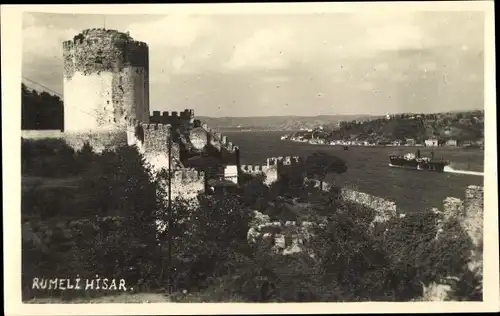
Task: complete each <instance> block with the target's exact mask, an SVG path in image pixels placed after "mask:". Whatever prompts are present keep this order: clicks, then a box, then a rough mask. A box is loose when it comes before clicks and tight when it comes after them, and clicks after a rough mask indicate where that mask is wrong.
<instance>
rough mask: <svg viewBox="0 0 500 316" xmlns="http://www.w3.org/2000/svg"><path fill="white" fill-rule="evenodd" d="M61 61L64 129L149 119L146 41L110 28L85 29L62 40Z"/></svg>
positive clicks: (97, 127) (79, 129) (99, 127)
mask: <svg viewBox="0 0 500 316" xmlns="http://www.w3.org/2000/svg"><path fill="white" fill-rule="evenodd" d="M63 60H64V127H65V131H71V132H82V131H87V130H113V129H124V128H125V127H126V126H127V125H130V123H131V121H133V120H134V119H135V120H137V121H136V122H149V48H148V45H147V44H146V43H144V42H140V41H136V40H134V39H133V38H132V37H131V36H130V35H129V34H128V33H122V32H119V31H116V30H106V29H98V28H97V29H87V30H84V31H82V32H80V33H79V34H76V35H75V36H74V37H73V38H72V39H70V40H67V41H64V42H63ZM82 112H83V113H87V115H82Z"/></svg>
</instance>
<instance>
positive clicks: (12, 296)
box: [1, 1, 500, 315]
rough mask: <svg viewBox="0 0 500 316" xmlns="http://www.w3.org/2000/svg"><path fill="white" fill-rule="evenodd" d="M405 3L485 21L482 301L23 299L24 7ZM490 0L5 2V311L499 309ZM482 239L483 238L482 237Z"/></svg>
mask: <svg viewBox="0 0 500 316" xmlns="http://www.w3.org/2000/svg"><path fill="white" fill-rule="evenodd" d="M402 6H404V8H405V9H408V8H415V9H417V10H429V11H430V10H432V11H471V10H478V11H484V12H485V13H486V21H485V23H486V24H485V26H486V29H485V119H486V122H485V144H486V148H485V165H484V171H485V172H484V174H485V176H484V182H485V214H484V218H485V219H487V220H485V223H484V224H485V226H484V236H485V238H484V242H485V244H484V302H482V303H465V302H461V303H424V302H418V303H371V302H369V303H301V304H298V303H285V304H243V303H241V304H240V303H230V304H223V303H220V304H209V303H204V304H198V303H190V304H175V303H165V304H163V303H162V304H125V306H123V305H124V304H40V305H35V304H22V303H21V285H20V284H21V282H20V276H21V271H20V268H21V260H20V258H21V256H20V254H21V226H20V201H21V198H20V192H21V186H20V170H21V168H20V138H21V137H20V131H21V130H20V120H19V117H20V106H19V105H20V93H19V83H20V82H21V56H22V53H21V52H22V50H21V38H22V36H21V15H22V12H23V11H31V12H33V11H37V12H53V13H56V12H57V13H80V14H82V13H98V14H152V13H156V14H160V13H161V14H168V13H186V14H235V13H239V14H311V13H328V12H349V11H359V10H377V11H380V10H386V9H387V10H397V9H400V8H401V7H402ZM493 12H494V11H493V1H470V2H465V1H443V2H404V3H403V2H389V3H382V2H380V3H373V2H371V3H330V4H327V3H288V4H285V3H269V4H203V5H200V4H190V5H181V4H178V5H164V4H148V5H140V4H128V5H53V6H52V5H21V6H17V5H2V7H1V13H2V15H1V28H2V33H1V40H2V103H3V104H2V127H3V131H2V132H3V133H2V143H3V151H2V152H3V168H2V169H3V193H4V194H3V197H4V205H3V206H4V207H3V215H4V249H5V250H4V258H7V260H5V259H4V276H5V283H4V293H5V294H4V295H5V297H4V299H5V300H4V301H5V312H6V314H7V315H46V314H50V315H116V314H123V315H149V314H179V315H181V314H222V313H224V314H225V313H228V314H248V313H255V314H257V313H266V314H281V313H288V314H297V313H318V314H326V313H328V314H333V313H359V312H384V313H396V312H415V313H425V312H467V311H499V309H500V308H499V307H500V303H499V297H500V294H499V277H498V274H499V264H498V262H499V259H498V249H499V248H498V229H497V228H498V203H497V201H498V197H497V166H496V153H497V149H496V144H497V143H496V120H495V118H496V102H495V100H496V98H495V97H496V95H495V92H496V91H495V87H496V85H495V47H494V14H493ZM486 237H487V238H486Z"/></svg>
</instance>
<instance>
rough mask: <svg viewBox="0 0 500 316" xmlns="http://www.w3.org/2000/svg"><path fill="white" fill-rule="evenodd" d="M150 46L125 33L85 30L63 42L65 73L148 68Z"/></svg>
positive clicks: (70, 76)
mask: <svg viewBox="0 0 500 316" xmlns="http://www.w3.org/2000/svg"><path fill="white" fill-rule="evenodd" d="M148 55H149V47H148V45H147V44H146V43H144V42H140V41H136V40H134V39H133V38H132V37H131V36H130V35H129V34H128V33H122V32H119V31H116V30H105V29H87V30H84V31H82V32H81V33H79V34H77V35H75V36H74V37H73V38H72V39H71V40H67V41H64V42H63V57H64V65H65V67H64V75H65V77H66V78H72V77H73V74H74V73H75V72H82V73H85V74H90V73H100V72H103V71H110V72H113V71H120V70H122V68H123V67H126V66H133V67H141V68H147V67H148V62H149V58H148Z"/></svg>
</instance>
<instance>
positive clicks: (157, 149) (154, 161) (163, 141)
mask: <svg viewBox="0 0 500 316" xmlns="http://www.w3.org/2000/svg"><path fill="white" fill-rule="evenodd" d="M171 135H172V127H171V126H170V125H163V124H140V125H136V126H135V128H134V135H133V137H131V138H132V139H133V140H132V141H130V138H129V145H131V144H135V145H136V146H137V147H138V148H139V151H140V152H141V153H143V154H144V157H145V158H146V160H147V161H148V162H149V163H150V164H151V165H152V166H153V167H154V169H155V170H159V169H161V168H168V166H169V157H168V151H169V145H168V143H169V141H170V140H171ZM134 140H135V141H134ZM171 145H172V147H171V148H172V153H171V159H172V166H173V167H174V168H178V167H181V166H180V165H179V164H180V153H179V144H177V143H175V142H172V144H171Z"/></svg>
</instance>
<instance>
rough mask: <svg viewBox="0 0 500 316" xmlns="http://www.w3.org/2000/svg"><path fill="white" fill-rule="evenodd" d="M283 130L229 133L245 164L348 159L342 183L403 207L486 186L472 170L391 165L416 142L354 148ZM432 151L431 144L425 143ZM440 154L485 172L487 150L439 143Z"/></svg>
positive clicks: (457, 165) (434, 203)
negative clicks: (317, 155)
mask: <svg viewBox="0 0 500 316" xmlns="http://www.w3.org/2000/svg"><path fill="white" fill-rule="evenodd" d="M284 134H285V133H284V132H225V133H224V135H227V136H228V139H229V140H230V141H231V142H233V143H234V144H237V145H238V146H239V148H240V152H241V164H248V165H251V164H253V165H257V164H265V163H266V158H267V157H276V156H303V157H305V156H307V155H309V154H311V153H313V152H315V151H318V150H321V151H325V152H327V153H329V154H331V155H336V156H338V157H340V158H342V159H344V160H345V161H346V162H347V166H348V170H347V172H346V173H344V174H341V175H336V176H335V183H336V184H337V185H340V186H344V187H349V188H355V189H357V190H359V191H362V192H366V193H369V194H372V195H376V196H379V197H383V198H386V199H389V200H393V201H395V202H396V203H397V206H398V210H400V211H402V212H413V211H419V210H423V209H428V208H430V207H438V208H440V209H442V205H443V200H444V199H445V198H446V197H448V196H453V197H457V198H460V199H463V198H464V192H465V189H466V187H467V186H468V185H471V184H474V185H483V177H482V176H477V175H472V174H458V173H439V172H430V171H416V170H408V169H400V168H390V167H389V157H388V156H389V155H390V154H392V153H396V154H404V153H407V152H414V151H415V150H416V148H415V147H350V148H349V150H343V148H342V146H329V145H311V144H305V143H297V142H292V141H289V140H281V139H280V137H281V136H282V135H284ZM420 151H421V153H422V155H425V156H427V155H429V156H430V151H431V150H430V149H429V148H420ZM434 153H435V157H436V158H440V157H442V158H443V159H445V160H449V161H450V162H451V167H452V168H453V169H455V170H465V171H472V172H474V171H475V172H483V168H484V151H483V150H478V149H459V148H436V149H434Z"/></svg>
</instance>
